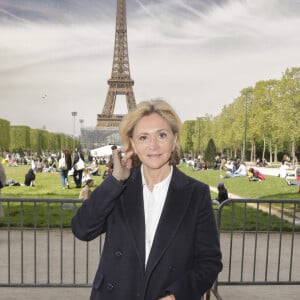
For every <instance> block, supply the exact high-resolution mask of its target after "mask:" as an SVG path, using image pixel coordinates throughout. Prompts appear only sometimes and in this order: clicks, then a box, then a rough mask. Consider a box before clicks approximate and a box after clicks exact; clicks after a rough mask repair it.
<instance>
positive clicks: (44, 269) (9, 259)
mask: <svg viewBox="0 0 300 300" xmlns="http://www.w3.org/2000/svg"><path fill="white" fill-rule="evenodd" d="M82 201H83V200H73V199H66V200H65V199H41V200H40V199H1V202H2V206H3V207H4V211H5V216H4V217H2V218H0V224H1V227H0V266H1V272H0V287H1V286H2V287H12V286H39V287H70V286H76V287H85V286H91V285H92V280H93V277H94V275H95V272H96V268H97V265H98V262H99V256H100V255H101V250H102V245H103V237H100V238H99V239H96V240H94V241H91V242H87V243H84V242H81V241H78V240H77V239H76V238H75V237H74V235H73V234H72V232H71V229H70V221H71V218H72V216H73V214H74V212H75V209H76V206H78V205H81V203H82ZM54 221H55V222H56V223H54ZM28 223H30V226H27V227H26V226H25V225H24V224H28ZM41 224H42V225H41Z"/></svg>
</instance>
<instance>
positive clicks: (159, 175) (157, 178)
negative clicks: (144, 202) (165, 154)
mask: <svg viewBox="0 0 300 300" xmlns="http://www.w3.org/2000/svg"><path fill="white" fill-rule="evenodd" d="M170 172H171V166H170V165H166V166H164V167H163V168H161V169H149V168H147V167H145V166H144V165H143V173H144V178H145V181H146V184H147V186H148V187H151V189H152V188H153V187H154V185H155V184H157V183H159V182H162V181H163V180H164V179H165V178H166V177H168V175H169V174H170Z"/></svg>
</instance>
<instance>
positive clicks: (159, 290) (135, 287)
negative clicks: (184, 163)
mask: <svg viewBox="0 0 300 300" xmlns="http://www.w3.org/2000/svg"><path fill="white" fill-rule="evenodd" d="M72 230H73V233H74V235H75V236H76V237H77V238H79V239H80V240H84V241H90V240H92V239H94V238H96V237H98V236H99V235H100V234H101V233H104V232H105V233H106V235H105V244H104V248H103V252H102V255H101V259H100V264H99V267H98V270H97V272H96V276H95V279H94V283H93V288H92V293H91V298H90V299H91V300H98V299H99V300H134V299H143V300H157V299H159V298H161V297H164V296H166V295H167V294H168V293H171V294H174V295H175V297H176V300H200V299H201V296H202V295H203V294H204V293H205V292H206V291H207V290H208V289H209V288H210V287H211V286H212V284H213V283H214V281H215V280H216V278H217V275H218V273H219V272H220V271H221V269H222V263H221V252H220V245H219V238H218V232H217V226H216V222H215V218H214V214H213V209H212V203H211V198H210V191H209V187H208V186H207V185H206V184H204V183H201V182H199V181H197V180H195V179H193V178H191V177H189V176H187V175H185V174H184V173H182V172H181V171H180V170H178V169H177V168H176V167H174V169H173V175H172V179H171V182H170V186H169V190H168V193H167V198H166V201H165V205H164V208H163V211H162V214H161V217H160V220H159V224H158V227H157V231H156V234H155V237H154V241H153V244H152V248H151V251H150V254H149V258H148V262H147V266H146V268H145V218H144V205H143V186H142V177H141V172H140V168H135V169H132V171H131V175H130V177H129V178H128V180H127V181H126V183H125V185H122V184H121V183H119V182H118V181H117V180H116V179H115V178H114V177H113V176H112V175H109V176H108V177H107V178H106V179H105V180H104V182H103V183H102V184H101V185H100V186H99V187H97V188H96V189H95V190H94V191H93V192H92V194H91V197H90V198H89V199H88V200H86V201H85V202H84V203H83V204H82V206H81V207H80V208H79V209H78V211H77V213H76V215H75V216H74V217H73V219H72Z"/></svg>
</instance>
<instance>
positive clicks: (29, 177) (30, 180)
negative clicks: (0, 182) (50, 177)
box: [24, 168, 35, 186]
mask: <svg viewBox="0 0 300 300" xmlns="http://www.w3.org/2000/svg"><path fill="white" fill-rule="evenodd" d="M24 185H25V186H35V173H34V171H33V170H32V169H31V168H30V169H29V170H28V172H27V173H26V174H25V180H24Z"/></svg>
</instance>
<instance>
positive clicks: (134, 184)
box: [123, 169, 145, 267]
mask: <svg viewBox="0 0 300 300" xmlns="http://www.w3.org/2000/svg"><path fill="white" fill-rule="evenodd" d="M124 196H125V197H124V201H123V207H124V211H125V216H126V219H127V221H128V225H129V228H130V231H131V232H132V236H133V239H134V241H135V245H136V248H137V252H138V255H139V257H140V260H141V263H142V265H143V266H144V267H145V214H144V202H143V187H142V178H141V173H140V171H139V169H136V171H134V172H133V174H132V175H131V176H130V178H129V181H128V184H127V188H126V191H125V193H124Z"/></svg>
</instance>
